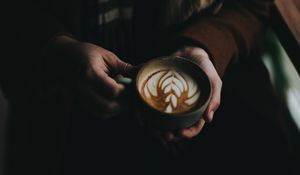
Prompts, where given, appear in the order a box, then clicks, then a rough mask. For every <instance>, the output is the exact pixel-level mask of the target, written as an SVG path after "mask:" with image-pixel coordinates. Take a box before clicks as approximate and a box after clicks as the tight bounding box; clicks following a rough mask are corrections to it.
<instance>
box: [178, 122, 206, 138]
mask: <svg viewBox="0 0 300 175" xmlns="http://www.w3.org/2000/svg"><path fill="white" fill-rule="evenodd" d="M204 124H205V120H204V119H202V118H201V119H200V120H199V121H198V122H197V123H196V124H195V125H194V126H192V127H190V128H185V129H182V130H181V131H180V136H181V137H183V138H192V137H195V136H196V135H198V134H199V133H200V131H201V130H202V128H203V126H204Z"/></svg>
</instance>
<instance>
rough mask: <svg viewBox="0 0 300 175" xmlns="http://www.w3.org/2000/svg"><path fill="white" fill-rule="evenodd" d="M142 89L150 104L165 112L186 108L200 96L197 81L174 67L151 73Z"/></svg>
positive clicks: (193, 103) (192, 104)
mask: <svg viewBox="0 0 300 175" xmlns="http://www.w3.org/2000/svg"><path fill="white" fill-rule="evenodd" d="M143 91H144V93H143V94H144V96H145V98H146V101H148V102H150V103H151V104H150V105H152V106H153V107H154V108H160V110H163V111H164V112H166V113H174V112H176V111H177V112H178V110H179V109H180V110H184V109H186V110H188V108H191V107H192V106H194V105H195V104H196V103H197V101H198V99H199V97H200V89H199V87H198V84H197V82H196V81H195V80H194V79H193V78H192V77H191V76H189V75H188V74H186V73H184V72H179V71H176V70H174V69H168V70H160V71H157V72H155V73H154V74H152V76H151V77H150V78H148V79H147V82H146V83H145V84H144V87H143ZM162 106H163V107H162ZM181 112H184V111H181Z"/></svg>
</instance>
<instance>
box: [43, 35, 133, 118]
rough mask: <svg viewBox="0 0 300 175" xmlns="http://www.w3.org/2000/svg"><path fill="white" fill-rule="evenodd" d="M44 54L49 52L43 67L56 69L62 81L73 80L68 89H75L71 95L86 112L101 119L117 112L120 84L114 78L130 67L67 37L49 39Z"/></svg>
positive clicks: (87, 44)
mask: <svg viewBox="0 0 300 175" xmlns="http://www.w3.org/2000/svg"><path fill="white" fill-rule="evenodd" d="M49 48H50V49H49ZM47 53H48V55H51V57H50V58H48V63H49V64H46V65H47V67H50V68H51V69H52V70H54V71H52V72H55V71H57V72H58V74H59V75H58V77H57V78H61V77H64V78H63V80H62V81H63V82H68V81H70V80H71V82H73V85H75V87H74V86H73V87H71V88H72V89H73V90H74V89H76V92H75V95H76V96H78V97H79V98H78V100H80V101H81V102H82V104H83V105H85V106H86V107H88V108H89V111H91V112H93V113H95V114H97V115H101V117H104V118H106V117H108V116H109V115H110V114H112V113H115V112H116V111H118V109H119V108H120V104H119V102H118V101H117V100H116V98H117V97H118V96H119V95H120V93H121V92H122V91H123V90H124V86H123V85H122V84H119V83H117V82H116V81H115V80H114V77H115V76H117V75H119V74H121V75H124V76H126V75H127V74H128V73H130V71H131V70H133V66H132V65H130V64H128V63H125V62H124V61H122V60H120V59H119V58H118V57H117V56H116V55H115V54H113V53H112V52H110V51H108V50H106V49H104V48H102V47H99V46H97V45H94V44H91V43H82V42H79V41H76V40H74V39H72V38H70V37H67V36H58V37H57V38H55V39H53V40H52V41H51V43H50V47H48V50H47ZM48 57H49V56H48ZM49 59H50V60H49ZM51 60H57V61H51ZM57 64H59V65H57ZM49 72H50V73H51V71H49ZM74 82H75V83H74ZM71 84H72V83H71Z"/></svg>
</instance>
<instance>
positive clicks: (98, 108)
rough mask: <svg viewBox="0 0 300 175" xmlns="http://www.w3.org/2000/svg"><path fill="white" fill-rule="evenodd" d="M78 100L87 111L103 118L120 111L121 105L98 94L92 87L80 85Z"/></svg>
mask: <svg viewBox="0 0 300 175" xmlns="http://www.w3.org/2000/svg"><path fill="white" fill-rule="evenodd" d="M80 94H81V97H82V98H80V99H79V100H80V102H81V103H82V104H83V106H84V107H86V108H87V109H88V110H89V112H91V113H92V114H94V115H95V116H97V117H101V118H103V119H106V118H110V117H112V116H115V115H117V114H118V113H120V112H121V110H122V107H121V105H120V104H119V103H118V102H117V101H114V100H109V99H107V98H105V97H103V96H101V95H99V94H98V93H97V92H96V91H95V90H93V88H92V87H89V86H87V87H82V88H81V89H80Z"/></svg>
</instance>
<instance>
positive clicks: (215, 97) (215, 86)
mask: <svg viewBox="0 0 300 175" xmlns="http://www.w3.org/2000/svg"><path fill="white" fill-rule="evenodd" d="M174 55H176V56H182V57H185V58H189V59H191V60H193V61H194V62H195V63H196V64H198V66H199V67H200V68H201V69H202V70H203V71H204V72H205V73H206V74H207V75H208V79H209V80H210V83H211V87H212V96H211V99H210V102H209V104H208V107H207V109H206V112H205V114H204V115H203V117H202V118H201V119H200V120H199V121H198V122H197V123H196V124H194V125H193V126H191V127H189V128H183V129H180V130H179V131H178V132H165V133H164V138H165V139H166V140H168V141H170V140H174V139H175V140H176V139H179V138H192V137H195V136H196V135H198V134H199V133H200V131H201V130H202V128H203V126H204V124H205V123H206V122H211V121H212V119H213V116H214V112H215V111H216V110H217V109H218V107H219V105H220V101H221V88H222V81H221V79H220V77H219V75H218V73H217V71H216V69H215V67H214V65H213V64H212V62H211V61H210V59H209V56H208V54H207V53H206V52H205V51H204V50H203V49H201V48H198V47H184V48H183V49H181V50H179V51H177V52H175V53H174Z"/></svg>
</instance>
